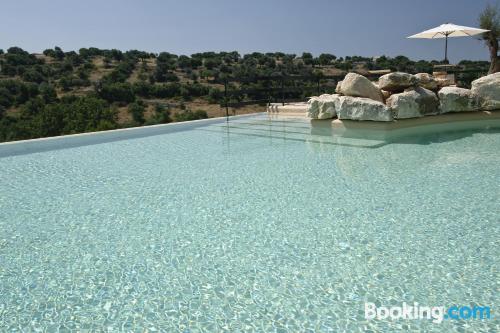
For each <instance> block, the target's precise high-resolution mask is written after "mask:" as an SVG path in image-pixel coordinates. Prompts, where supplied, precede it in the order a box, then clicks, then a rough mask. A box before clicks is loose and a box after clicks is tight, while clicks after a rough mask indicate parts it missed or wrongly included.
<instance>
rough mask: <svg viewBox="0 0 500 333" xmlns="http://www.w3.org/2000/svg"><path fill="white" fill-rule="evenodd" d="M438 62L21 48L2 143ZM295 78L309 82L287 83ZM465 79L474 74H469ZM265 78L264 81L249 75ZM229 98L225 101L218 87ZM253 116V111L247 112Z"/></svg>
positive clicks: (479, 66) (294, 92)
mask: <svg viewBox="0 0 500 333" xmlns="http://www.w3.org/2000/svg"><path fill="white" fill-rule="evenodd" d="M435 64H438V62H437V61H430V62H429V61H423V60H422V61H413V60H410V59H408V58H407V57H404V56H397V57H394V58H391V57H386V56H381V57H378V58H367V57H358V56H353V57H336V56H335V55H333V54H326V53H324V54H320V55H319V56H317V57H315V56H313V55H312V54H311V53H307V52H305V53H303V54H302V55H301V56H296V55H295V54H285V53H281V52H274V53H258V52H254V53H251V54H245V55H243V56H242V55H240V54H239V53H238V52H235V51H233V52H218V53H216V52H203V53H195V54H192V55H191V56H187V55H180V56H178V55H175V54H171V53H168V52H161V53H159V54H153V53H148V52H143V51H138V50H130V51H127V52H122V51H120V50H115V49H112V50H102V49H97V48H92V47H91V48H82V49H80V50H79V51H78V52H75V51H69V52H65V51H63V50H62V49H61V48H59V47H55V48H53V49H47V50H45V51H43V54H30V53H28V52H26V51H24V50H23V49H21V48H19V47H11V48H9V49H7V50H6V52H4V51H3V50H0V141H8V140H18V139H29V138H37V137H44V136H53V135H61V134H70V133H80V132H89V131H99V130H106V129H113V128H120V127H128V126H141V125H153V124H160V123H168V122H171V121H187V120H193V119H203V118H207V117H211V116H221V115H223V114H224V111H223V110H221V108H220V105H221V104H223V103H224V102H225V101H229V102H239V101H242V100H248V99H251V100H260V101H267V100H269V98H274V99H278V100H279V99H280V98H281V97H285V98H297V99H301V98H305V97H306V96H310V95H313V94H316V93H317V92H318V87H319V84H322V90H323V91H324V92H332V91H333V90H334V88H335V85H334V84H330V85H328V84H326V82H327V80H326V79H325V78H326V77H327V76H332V75H339V76H340V75H343V74H344V73H345V72H346V71H357V72H360V73H362V74H363V73H364V74H366V73H368V71H370V70H377V69H390V70H393V71H396V70H398V71H406V72H413V73H416V72H432V69H433V66H434V65H435ZM460 65H461V67H463V68H467V69H474V70H480V71H484V70H485V69H487V68H488V63H486V62H470V61H463V62H461V63H460ZM289 75H292V76H293V75H297V76H301V77H310V78H313V79H312V80H294V81H290V82H286V84H287V88H289V89H288V90H287V92H286V95H285V96H282V95H281V92H280V85H281V84H283V83H282V82H281V81H280V77H282V76H289ZM471 75H472V76H471V77H470V78H466V79H467V80H470V79H472V78H474V77H473V74H471ZM262 77H266V78H268V79H266V80H258V79H257V78H262ZM231 78H236V79H244V80H243V81H241V80H240V81H238V80H229V81H227V85H228V88H229V91H230V93H229V94H228V96H227V99H226V96H225V94H224V82H226V80H227V79H231ZM245 108H246V109H245V110H247V111H248V112H253V111H255V109H252V107H251V106H246V107H245Z"/></svg>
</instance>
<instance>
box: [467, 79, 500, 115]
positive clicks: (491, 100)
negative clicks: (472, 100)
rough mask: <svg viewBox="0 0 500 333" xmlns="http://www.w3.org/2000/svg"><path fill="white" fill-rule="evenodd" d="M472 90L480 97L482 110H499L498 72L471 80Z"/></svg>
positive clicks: (499, 81)
mask: <svg viewBox="0 0 500 333" xmlns="http://www.w3.org/2000/svg"><path fill="white" fill-rule="evenodd" d="M471 90H472V92H473V93H474V94H476V95H477V96H479V98H480V99H481V108H482V109H484V110H500V72H498V73H494V74H490V75H486V76H483V77H482V78H480V79H477V80H474V81H472V89H471Z"/></svg>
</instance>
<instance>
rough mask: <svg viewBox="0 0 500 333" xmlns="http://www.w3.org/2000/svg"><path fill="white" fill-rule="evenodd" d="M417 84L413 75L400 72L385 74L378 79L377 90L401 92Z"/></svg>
mask: <svg viewBox="0 0 500 333" xmlns="http://www.w3.org/2000/svg"><path fill="white" fill-rule="evenodd" d="M417 83H418V80H417V78H416V77H415V75H411V74H408V73H402V72H394V73H389V74H385V75H382V76H381V77H380V78H379V79H378V86H379V88H380V89H382V90H386V91H390V92H392V93H396V92H403V91H404V90H405V89H406V88H409V87H413V86H415V85H416V84H417Z"/></svg>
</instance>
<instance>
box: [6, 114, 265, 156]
mask: <svg viewBox="0 0 500 333" xmlns="http://www.w3.org/2000/svg"><path fill="white" fill-rule="evenodd" d="M265 114H266V113H265V112H256V113H248V114H243V115H237V116H229V118H226V117H215V118H209V119H199V120H191V121H184V122H177V123H168V124H158V125H151V126H140V127H129V128H119V129H115V130H109V131H98V132H86V133H77V134H69V135H60V136H52V137H46V138H37V139H28V140H17V141H9V142H2V143H0V158H2V157H8V156H16V155H25V154H32V153H39V152H44V151H50V150H59V149H66V148H74V147H80V146H87V145H93V144H100V143H107V142H114V141H120V140H127V139H135V138H143V137H148V136H154V135H161V134H168V133H174V132H180V131H185V130H190V129H193V128H197V127H202V126H206V125H210V124H218V123H225V122H226V121H227V120H229V121H231V120H232V119H242V118H247V117H255V116H257V115H265Z"/></svg>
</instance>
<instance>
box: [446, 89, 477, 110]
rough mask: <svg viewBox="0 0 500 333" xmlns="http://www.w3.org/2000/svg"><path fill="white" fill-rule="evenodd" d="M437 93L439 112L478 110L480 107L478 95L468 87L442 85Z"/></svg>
mask: <svg viewBox="0 0 500 333" xmlns="http://www.w3.org/2000/svg"><path fill="white" fill-rule="evenodd" d="M438 95H439V103H440V105H441V113H448V112H462V111H478V110H479V109H480V108H481V103H480V99H479V96H477V95H476V94H474V93H473V92H472V90H469V89H464V88H457V87H444V88H441V90H439V93H438Z"/></svg>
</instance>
